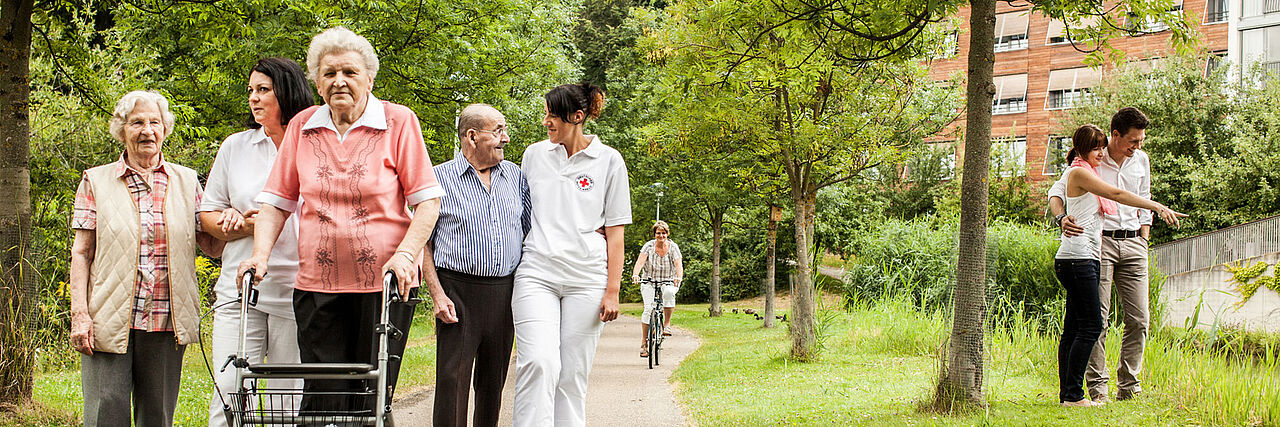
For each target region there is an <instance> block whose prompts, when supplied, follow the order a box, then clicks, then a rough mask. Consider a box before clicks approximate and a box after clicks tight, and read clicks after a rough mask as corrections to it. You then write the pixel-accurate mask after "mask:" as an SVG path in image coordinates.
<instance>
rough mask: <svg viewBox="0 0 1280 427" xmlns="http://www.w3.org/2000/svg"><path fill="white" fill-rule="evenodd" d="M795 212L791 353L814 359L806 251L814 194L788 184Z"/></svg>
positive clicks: (809, 265)
mask: <svg viewBox="0 0 1280 427" xmlns="http://www.w3.org/2000/svg"><path fill="white" fill-rule="evenodd" d="M792 200H793V201H794V202H795V213H796V219H795V222H796V281H795V286H793V287H792V288H791V328H790V332H791V357H792V358H794V359H796V360H800V361H811V360H814V359H815V358H816V357H817V355H818V349H817V348H815V346H816V344H817V335H816V322H815V319H814V307H813V275H812V273H811V272H810V267H811V266H812V262H811V261H812V256H811V254H810V253H809V249H810V248H811V246H810V245H809V242H810V241H811V237H810V236H809V235H808V234H809V232H810V230H811V229H812V228H811V227H810V223H811V222H813V215H812V213H813V208H814V204H815V201H816V197H815V195H814V194H813V193H811V192H809V191H806V189H805V188H798V189H797V188H792Z"/></svg>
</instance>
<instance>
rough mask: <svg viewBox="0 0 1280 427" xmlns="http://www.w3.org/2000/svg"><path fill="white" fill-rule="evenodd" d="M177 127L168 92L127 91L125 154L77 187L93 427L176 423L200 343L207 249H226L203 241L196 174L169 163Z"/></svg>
mask: <svg viewBox="0 0 1280 427" xmlns="http://www.w3.org/2000/svg"><path fill="white" fill-rule="evenodd" d="M173 122H174V119H173V113H172V112H170V111H169V101H168V100H166V99H165V98H164V96H162V95H160V94H159V93H156V92H154V91H133V92H129V93H128V94H125V96H124V97H122V98H120V101H119V102H117V103H116V108H115V112H114V113H113V114H112V117H111V136H113V137H115V138H116V139H117V140H119V141H120V142H122V143H124V153H123V154H121V155H120V159H119V160H117V161H115V162H112V163H109V164H106V165H102V166H98V167H95V168H92V169H89V170H86V171H85V172H84V178H83V179H82V180H81V181H80V187H79V189H77V190H76V200H75V212H74V214H73V215H72V218H71V228H72V229H74V230H75V242H74V243H73V244H72V248H71V345H72V346H73V347H75V349H76V351H79V352H80V353H82V354H83V355H82V356H81V358H80V377H81V386H82V387H83V389H84V425H85V426H127V425H129V424H130V416H131V415H132V419H133V423H134V424H135V425H138V426H167V425H172V424H173V411H174V407H175V406H176V405H177V401H178V385H179V383H180V376H181V373H182V353H183V350H184V346H185V345H186V344H187V343H190V342H193V341H195V340H196V339H197V335H198V334H199V317H200V314H199V312H200V296H199V295H198V286H197V285H196V273H195V257H196V247H197V246H199V247H200V249H201V250H202V251H204V252H205V253H208V254H210V255H213V256H218V255H219V254H220V253H221V252H222V243H221V242H220V241H217V240H215V239H213V238H212V237H210V236H209V235H208V234H205V233H203V232H200V225H199V223H198V221H197V219H196V206H197V205H198V204H199V202H200V196H201V188H200V181H199V180H198V179H197V177H196V172H195V171H193V170H191V169H189V168H187V167H184V166H179V165H176V164H173V163H169V162H166V161H164V157H163V156H162V155H161V148H162V147H163V146H164V142H165V138H166V137H168V136H169V134H171V133H173ZM131 397H132V405H131V404H130V398H131Z"/></svg>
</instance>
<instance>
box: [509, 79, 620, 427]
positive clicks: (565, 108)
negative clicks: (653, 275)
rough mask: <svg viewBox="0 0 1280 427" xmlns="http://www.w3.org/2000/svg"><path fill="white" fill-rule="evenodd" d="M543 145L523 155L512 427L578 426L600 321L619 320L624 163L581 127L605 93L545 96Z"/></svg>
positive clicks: (587, 88)
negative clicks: (524, 205) (525, 207)
mask: <svg viewBox="0 0 1280 427" xmlns="http://www.w3.org/2000/svg"><path fill="white" fill-rule="evenodd" d="M545 99H546V116H545V117H544V118H543V119H542V125H543V126H544V127H546V128H547V139H546V140H543V141H541V142H538V143H536V144H533V145H530V146H529V147H528V148H526V149H525V150H524V159H523V164H522V165H521V169H523V170H524V173H525V175H526V176H527V177H528V180H529V194H530V198H531V199H532V204H533V220H532V228H531V229H530V231H529V234H528V236H527V237H525V240H524V254H523V257H522V259H521V262H520V266H519V267H518V268H517V269H516V273H515V274H516V277H515V290H514V295H513V296H512V300H511V308H512V314H513V316H514V319H515V329H516V330H515V334H516V388H515V417H514V419H515V425H517V426H548V425H556V426H582V425H585V424H586V405H585V402H586V396H587V375H588V374H589V373H590V371H591V362H592V359H593V358H594V357H595V352H596V342H597V341H598V340H599V338H600V330H601V329H602V328H603V326H604V322H608V321H611V320H614V319H616V318H617V317H618V289H619V287H620V286H621V280H622V256H623V244H622V232H623V227H624V226H626V225H627V224H630V223H631V188H630V185H629V183H628V181H627V165H626V164H625V163H623V161H622V155H621V154H619V153H618V151H617V150H614V149H613V148H611V147H609V146H607V145H605V144H604V142H603V141H600V138H599V137H596V136H595V135H584V134H583V133H582V128H583V125H584V124H585V123H586V122H587V120H589V119H594V118H596V117H598V116H599V115H600V111H601V109H603V108H604V91H603V90H601V89H600V88H599V87H597V86H595V85H592V84H590V83H582V84H576V85H561V86H558V87H556V88H555V89H552V90H551V91H550V92H547V94H546V96H545Z"/></svg>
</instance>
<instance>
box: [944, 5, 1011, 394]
mask: <svg viewBox="0 0 1280 427" xmlns="http://www.w3.org/2000/svg"><path fill="white" fill-rule="evenodd" d="M970 5H971V8H970V12H971V13H972V14H973V15H972V16H971V17H970V18H969V19H970V20H969V28H970V39H969V41H970V43H969V46H970V51H969V65H968V66H969V73H968V79H969V81H968V88H967V94H966V106H965V107H966V108H967V117H966V122H967V124H966V129H965V140H964V158H963V162H964V169H963V171H962V174H963V175H962V177H961V179H962V180H961V182H960V238H959V242H958V251H957V256H958V259H957V264H956V287H955V292H954V293H953V294H954V299H953V301H952V304H953V310H954V314H953V315H954V319H953V324H952V328H951V347H950V351H949V352H948V354H947V363H946V369H945V370H944V373H943V375H944V378H942V379H941V381H939V383H938V392H937V395H936V399H935V403H936V404H937V406H938V407H939V409H945V410H950V409H952V408H954V407H956V406H957V405H959V406H969V405H978V406H984V405H985V402H984V398H983V393H982V377H983V363H982V358H983V354H984V352H985V349H984V348H983V345H984V343H983V336H984V335H983V327H984V321H985V318H986V310H987V305H986V303H987V300H986V282H987V173H988V168H989V161H990V154H991V97H992V96H993V95H994V94H995V87H994V85H993V84H992V74H993V69H994V66H995V53H994V52H993V51H994V47H995V22H996V16H995V9H996V3H995V2H994V1H974V2H971V3H970Z"/></svg>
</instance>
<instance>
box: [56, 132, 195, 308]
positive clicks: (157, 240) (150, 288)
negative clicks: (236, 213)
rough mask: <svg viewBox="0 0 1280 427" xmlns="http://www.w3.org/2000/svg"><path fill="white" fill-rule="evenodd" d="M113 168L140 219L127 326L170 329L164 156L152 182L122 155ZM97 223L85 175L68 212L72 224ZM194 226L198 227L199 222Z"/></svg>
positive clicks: (89, 226) (92, 225)
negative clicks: (72, 207)
mask: <svg viewBox="0 0 1280 427" xmlns="http://www.w3.org/2000/svg"><path fill="white" fill-rule="evenodd" d="M116 171H117V174H118V175H119V176H120V179H123V180H124V182H125V185H126V186H128V187H129V195H130V196H132V197H133V203H134V206H137V208H138V218H139V219H140V220H141V226H142V227H141V231H142V233H141V239H139V243H138V276H137V277H138V278H137V282H136V283H135V285H134V292H133V315H132V319H133V320H132V322H130V325H129V326H130V328H132V329H140V330H144V331H148V332H162V331H163V332H167V331H172V330H173V323H172V322H171V321H170V319H169V316H170V311H169V242H168V238H169V237H168V236H169V234H168V232H167V229H166V227H165V222H164V198H165V194H166V193H167V191H168V188H169V175H168V173H167V171H166V170H165V162H164V158H163V157H161V159H160V165H159V166H157V167H156V168H155V169H153V170H152V172H153V173H152V174H151V182H147V180H146V178H145V177H144V176H143V175H142V174H141V173H139V172H138V171H136V170H134V169H133V168H130V167H129V166H128V165H127V164H125V161H124V155H123V154H122V155H121V156H120V160H119V161H117V162H116ZM203 194H204V193H203V189H201V188H200V186H199V185H196V205H199V204H200V198H201V196H202V195H203ZM97 227H98V206H97V203H96V202H95V200H94V197H93V188H92V186H91V185H90V183H89V177H88V176H87V175H85V177H84V178H83V179H81V180H80V187H79V188H77V189H76V201H75V212H74V213H72V215H71V228H73V229H78V230H94V229H96V228H97ZM196 228H197V229H199V223H197V225H196Z"/></svg>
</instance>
